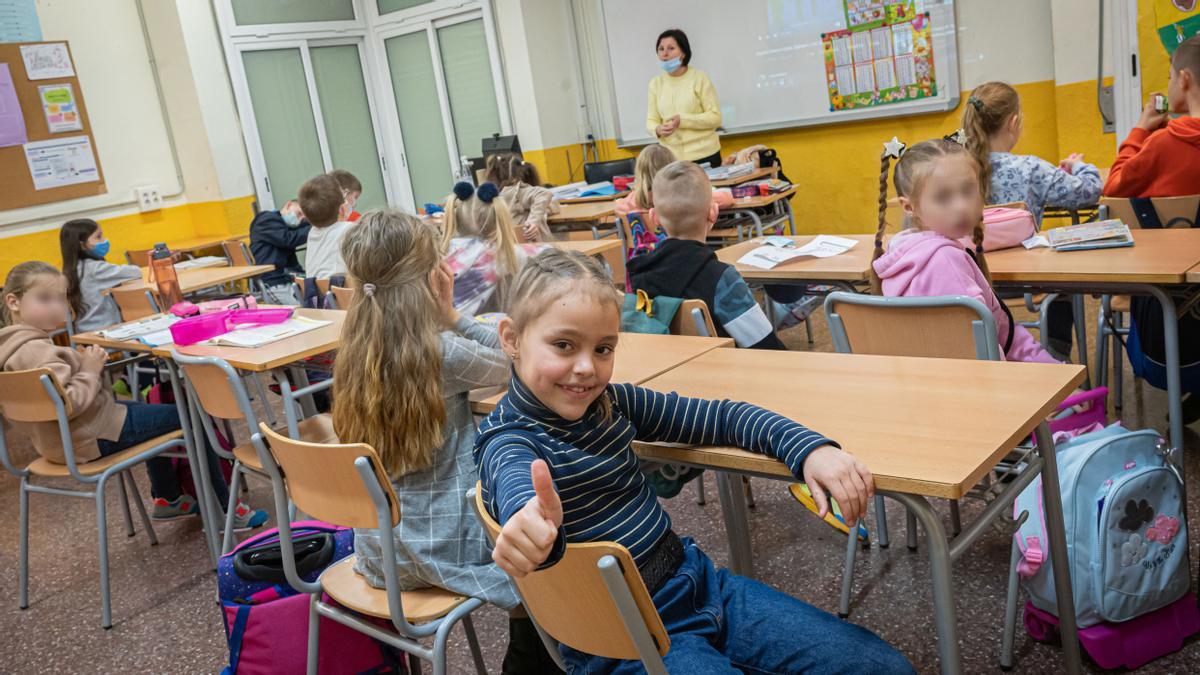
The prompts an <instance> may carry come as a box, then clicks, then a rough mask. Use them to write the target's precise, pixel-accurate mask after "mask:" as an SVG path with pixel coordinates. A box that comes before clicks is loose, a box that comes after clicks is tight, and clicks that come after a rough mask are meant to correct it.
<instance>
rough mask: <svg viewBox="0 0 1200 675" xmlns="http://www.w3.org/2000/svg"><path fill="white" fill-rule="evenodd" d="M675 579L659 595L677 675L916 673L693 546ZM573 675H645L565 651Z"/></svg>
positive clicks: (867, 635)
mask: <svg viewBox="0 0 1200 675" xmlns="http://www.w3.org/2000/svg"><path fill="white" fill-rule="evenodd" d="M683 543H684V559H683V563H682V564H681V565H680V566H679V569H678V570H677V571H676V572H675V576H673V577H671V578H670V579H669V580H667V582H666V584H664V585H663V587H662V588H660V589H659V591H658V592H657V593H655V594H654V606H655V607H657V608H658V613H659V616H661V617H662V622H663V625H664V626H665V627H666V629H667V633H668V634H669V635H670V638H671V649H670V651H669V652H667V655H666V656H665V657H663V661H664V663H665V664H666V666H667V670H668V671H669V672H672V673H705V674H706V675H707V674H708V673H739V672H740V673H871V674H872V675H876V674H885V673H886V674H890V673H913V672H914V671H913V668H912V666H911V665H910V664H909V663H908V660H907V659H905V658H904V656H903V655H901V654H900V652H898V651H896V650H895V649H894V648H893V647H892V646H891V645H889V644H888V643H886V642H884V641H883V640H881V639H880V638H879V637H878V636H876V635H875V634H874V633H872V632H871V631H869V630H867V629H865V628H863V627H861V626H857V625H855V624H852V623H849V622H847V621H843V620H841V619H839V618H837V617H835V616H834V615H832V614H829V613H827V612H823V611H821V610H819V609H817V608H815V607H813V606H812V605H809V604H808V603H805V602H803V601H801V600H797V599H796V598H793V597H791V596H790V595H786V594H784V593H780V592H779V591H777V590H775V589H773V588H770V587H769V586H766V585H765V584H761V583H759V582H757V581H754V580H753V579H747V578H745V577H739V576H736V575H734V574H733V573H731V572H730V571H729V570H725V569H722V570H717V569H716V568H714V567H713V564H712V561H711V560H709V559H708V556H706V555H705V554H704V552H703V551H701V550H700V547H699V546H697V545H696V543H695V542H693V541H692V540H691V539H688V538H684V539H683ZM561 651H562V656H563V661H564V662H565V663H566V664H567V670H568V672H571V673H640V672H644V670H643V668H642V665H641V664H640V663H638V662H635V661H615V660H612V659H603V658H599V657H594V656H590V655H587V654H584V653H582V652H577V651H575V650H573V649H569V648H567V647H562V648H561Z"/></svg>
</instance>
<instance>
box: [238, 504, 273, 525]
mask: <svg viewBox="0 0 1200 675" xmlns="http://www.w3.org/2000/svg"><path fill="white" fill-rule="evenodd" d="M267 518H268V516H267V512H266V511H264V510H262V509H252V508H250V505H249V504H247V503H246V502H243V501H239V502H238V503H237V506H235V507H234V508H233V531H234V532H245V531H246V530H253V529H254V528H256V527H262V526H263V523H265V522H267Z"/></svg>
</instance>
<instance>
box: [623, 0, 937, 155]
mask: <svg viewBox="0 0 1200 675" xmlns="http://www.w3.org/2000/svg"><path fill="white" fill-rule="evenodd" d="M601 3H602V14H603V19H604V33H605V35H604V43H605V46H606V47H607V49H608V64H609V67H610V69H611V72H612V83H613V92H612V94H613V101H614V105H613V107H614V113H615V117H616V119H615V128H616V133H617V144H618V145H621V146H629V145H645V144H647V143H653V142H654V140H655V139H654V137H653V136H651V135H650V132H649V131H647V130H646V103H647V100H646V92H647V87H648V86H649V84H650V79H651V78H653V77H654V76H655V75H658V74H659V73H661V72H662V70H661V68H660V67H659V65H658V55H657V54H656V53H655V50H654V41H655V38H657V37H658V34H659V33H661V32H662V31H664V30H666V29H668V28H680V29H682V30H683V32H685V33H687V36H688V41H689V42H691V46H692V62H691V65H692V66H693V67H695V68H698V69H700V70H702V71H704V72H705V73H707V74H708V77H709V79H710V80H712V83H713V87H714V88H716V90H717V97H718V99H719V100H720V103H721V114H722V119H723V122H722V133H724V134H736V133H747V132H752V131H763V130H768V129H782V128H786V127H799V126H809V125H815V124H835V123H838V122H849V121H853V120H862V119H870V118H877V117H898V116H902V115H915V114H919V113H930V112H944V111H947V110H953V109H954V108H955V107H956V106H957V105H958V99H959V92H960V91H961V89H960V87H959V79H958V45H957V41H956V36H955V33H956V26H955V21H954V0H915V4H916V9H917V11H919V12H928V13H929V21H930V24H931V28H930V32H931V36H932V42H933V63H934V78H935V81H936V85H937V86H936V92H937V93H936V95H933V96H930V97H926V98H919V99H914V100H908V101H898V102H894V103H887V104H882V105H876V106H870V107H864V108H856V109H849V110H837V111H831V106H830V95H829V91H828V89H827V86H826V80H827V74H826V66H825V57H824V47H823V42H822V34H825V33H831V32H834V31H839V30H845V28H846V0H739V1H738V2H730V1H728V0H654V1H653V2H647V1H646V0H601Z"/></svg>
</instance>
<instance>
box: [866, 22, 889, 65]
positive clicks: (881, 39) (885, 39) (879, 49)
mask: <svg viewBox="0 0 1200 675" xmlns="http://www.w3.org/2000/svg"><path fill="white" fill-rule="evenodd" d="M871 49H873V50H874V51H875V58H876V59H886V58H887V57H889V56H891V55H892V29H891V28H889V27H887V26H884V27H883V28H875V29H872V30H871Z"/></svg>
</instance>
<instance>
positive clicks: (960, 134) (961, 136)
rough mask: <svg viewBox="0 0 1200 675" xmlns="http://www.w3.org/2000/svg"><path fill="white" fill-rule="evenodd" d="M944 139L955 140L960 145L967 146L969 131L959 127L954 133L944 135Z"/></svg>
mask: <svg viewBox="0 0 1200 675" xmlns="http://www.w3.org/2000/svg"><path fill="white" fill-rule="evenodd" d="M942 140H943V141H954V142H955V143H958V144H959V145H961V146H963V147H966V146H967V132H966V131H964V130H963V129H959V130H958V131H955V132H954V133H952V134H946V135H945V136H942Z"/></svg>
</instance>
